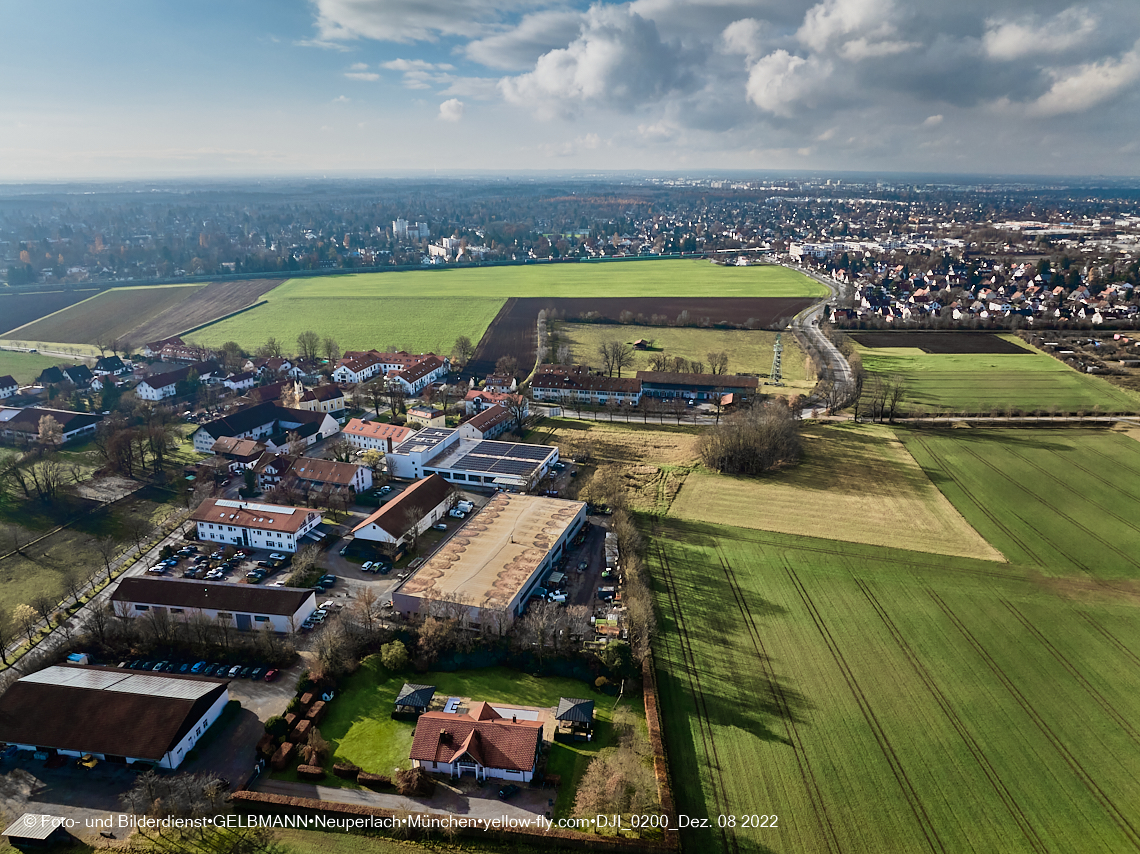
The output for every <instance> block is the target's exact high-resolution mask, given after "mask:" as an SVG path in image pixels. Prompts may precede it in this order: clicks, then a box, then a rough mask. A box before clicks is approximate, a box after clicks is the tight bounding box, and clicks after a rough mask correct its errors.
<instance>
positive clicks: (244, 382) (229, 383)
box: [222, 371, 257, 392]
mask: <svg viewBox="0 0 1140 854" xmlns="http://www.w3.org/2000/svg"><path fill="white" fill-rule="evenodd" d="M222 385H224V386H225V387H226V388H228V389H233V390H234V391H239V392H240V391H248V390H249V389H251V388H253V387H254V386H255V385H257V374H255V373H253V372H252V371H245V372H244V373H240V374H230V375H229V376H228V377H226V378H225V379H224V380H222Z"/></svg>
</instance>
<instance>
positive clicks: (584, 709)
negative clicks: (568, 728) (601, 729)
mask: <svg viewBox="0 0 1140 854" xmlns="http://www.w3.org/2000/svg"><path fill="white" fill-rule="evenodd" d="M554 718H555V720H559V721H570V722H571V723H578V724H588V723H593V721H594V701H593V700H583V699H581V698H579V697H562V698H560V699H559V700H558V709H557V711H555V713H554Z"/></svg>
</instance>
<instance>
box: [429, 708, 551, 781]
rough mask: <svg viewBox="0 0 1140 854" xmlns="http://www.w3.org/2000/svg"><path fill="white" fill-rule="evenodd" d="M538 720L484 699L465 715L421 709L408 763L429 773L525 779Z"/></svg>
mask: <svg viewBox="0 0 1140 854" xmlns="http://www.w3.org/2000/svg"><path fill="white" fill-rule="evenodd" d="M542 727H543V723H542V721H540V720H529V719H525V718H524V719H522V720H519V719H518V717H517V716H515V715H512V716H511V718H509V719H508V718H506V717H504V716H503V715H501V714H499V712H498V711H497V710H496V709H495V708H493V707H492V706H491V705H490V704H489V703H485V702H480V703H475V704H473V705H472V706H471V708H470V709H469V710H468V711H467V713H466V714H453V713H448V712H425V713H424V714H422V715H420V717H419V719H418V721H417V722H416V733H415V736H414V738H413V740H412V749H411V752H410V753H409V754H408V756H409V758H410V759H411V760H412V765H413V766H415V767H419V768H423V769H424V770H425V771H428V772H430V773H432V774H448V775H450V776H452V777H462V776H464V775H465V774H471V775H472V776H474V777H475V779H477V780H485V779H486V778H487V777H494V778H497V779H500V780H514V781H517V782H519V783H529V782H530V781H531V779H533V777H534V771H535V768H536V766H537V765H538V751H539V747H540V746H541V744H542Z"/></svg>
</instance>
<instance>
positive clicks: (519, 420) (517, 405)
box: [506, 394, 530, 436]
mask: <svg viewBox="0 0 1140 854" xmlns="http://www.w3.org/2000/svg"><path fill="white" fill-rule="evenodd" d="M506 405H507V411H508V412H510V413H511V420H512V421H514V423H515V430H516V431H517V432H518V434H519V435H520V436H521V435H522V432H523V427H524V426H525V425H526V418H527V413H528V412H529V411H530V407H529V405H528V401H527V399H526V397H525V396H523V395H521V394H512V395H511V396H510V397H509V398H508V399H507V401H506Z"/></svg>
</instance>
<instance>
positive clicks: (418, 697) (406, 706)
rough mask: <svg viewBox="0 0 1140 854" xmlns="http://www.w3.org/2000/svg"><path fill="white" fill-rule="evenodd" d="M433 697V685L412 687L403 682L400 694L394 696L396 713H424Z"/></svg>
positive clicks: (409, 683)
mask: <svg viewBox="0 0 1140 854" xmlns="http://www.w3.org/2000/svg"><path fill="white" fill-rule="evenodd" d="M434 696H435V686H434V685H413V684H412V683H411V682H405V683H404V687H403V688H401V689H400V693H399V694H397V695H396V711H397V712H426V711H427V708H428V706H429V705H431V698H432V697H434Z"/></svg>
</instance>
